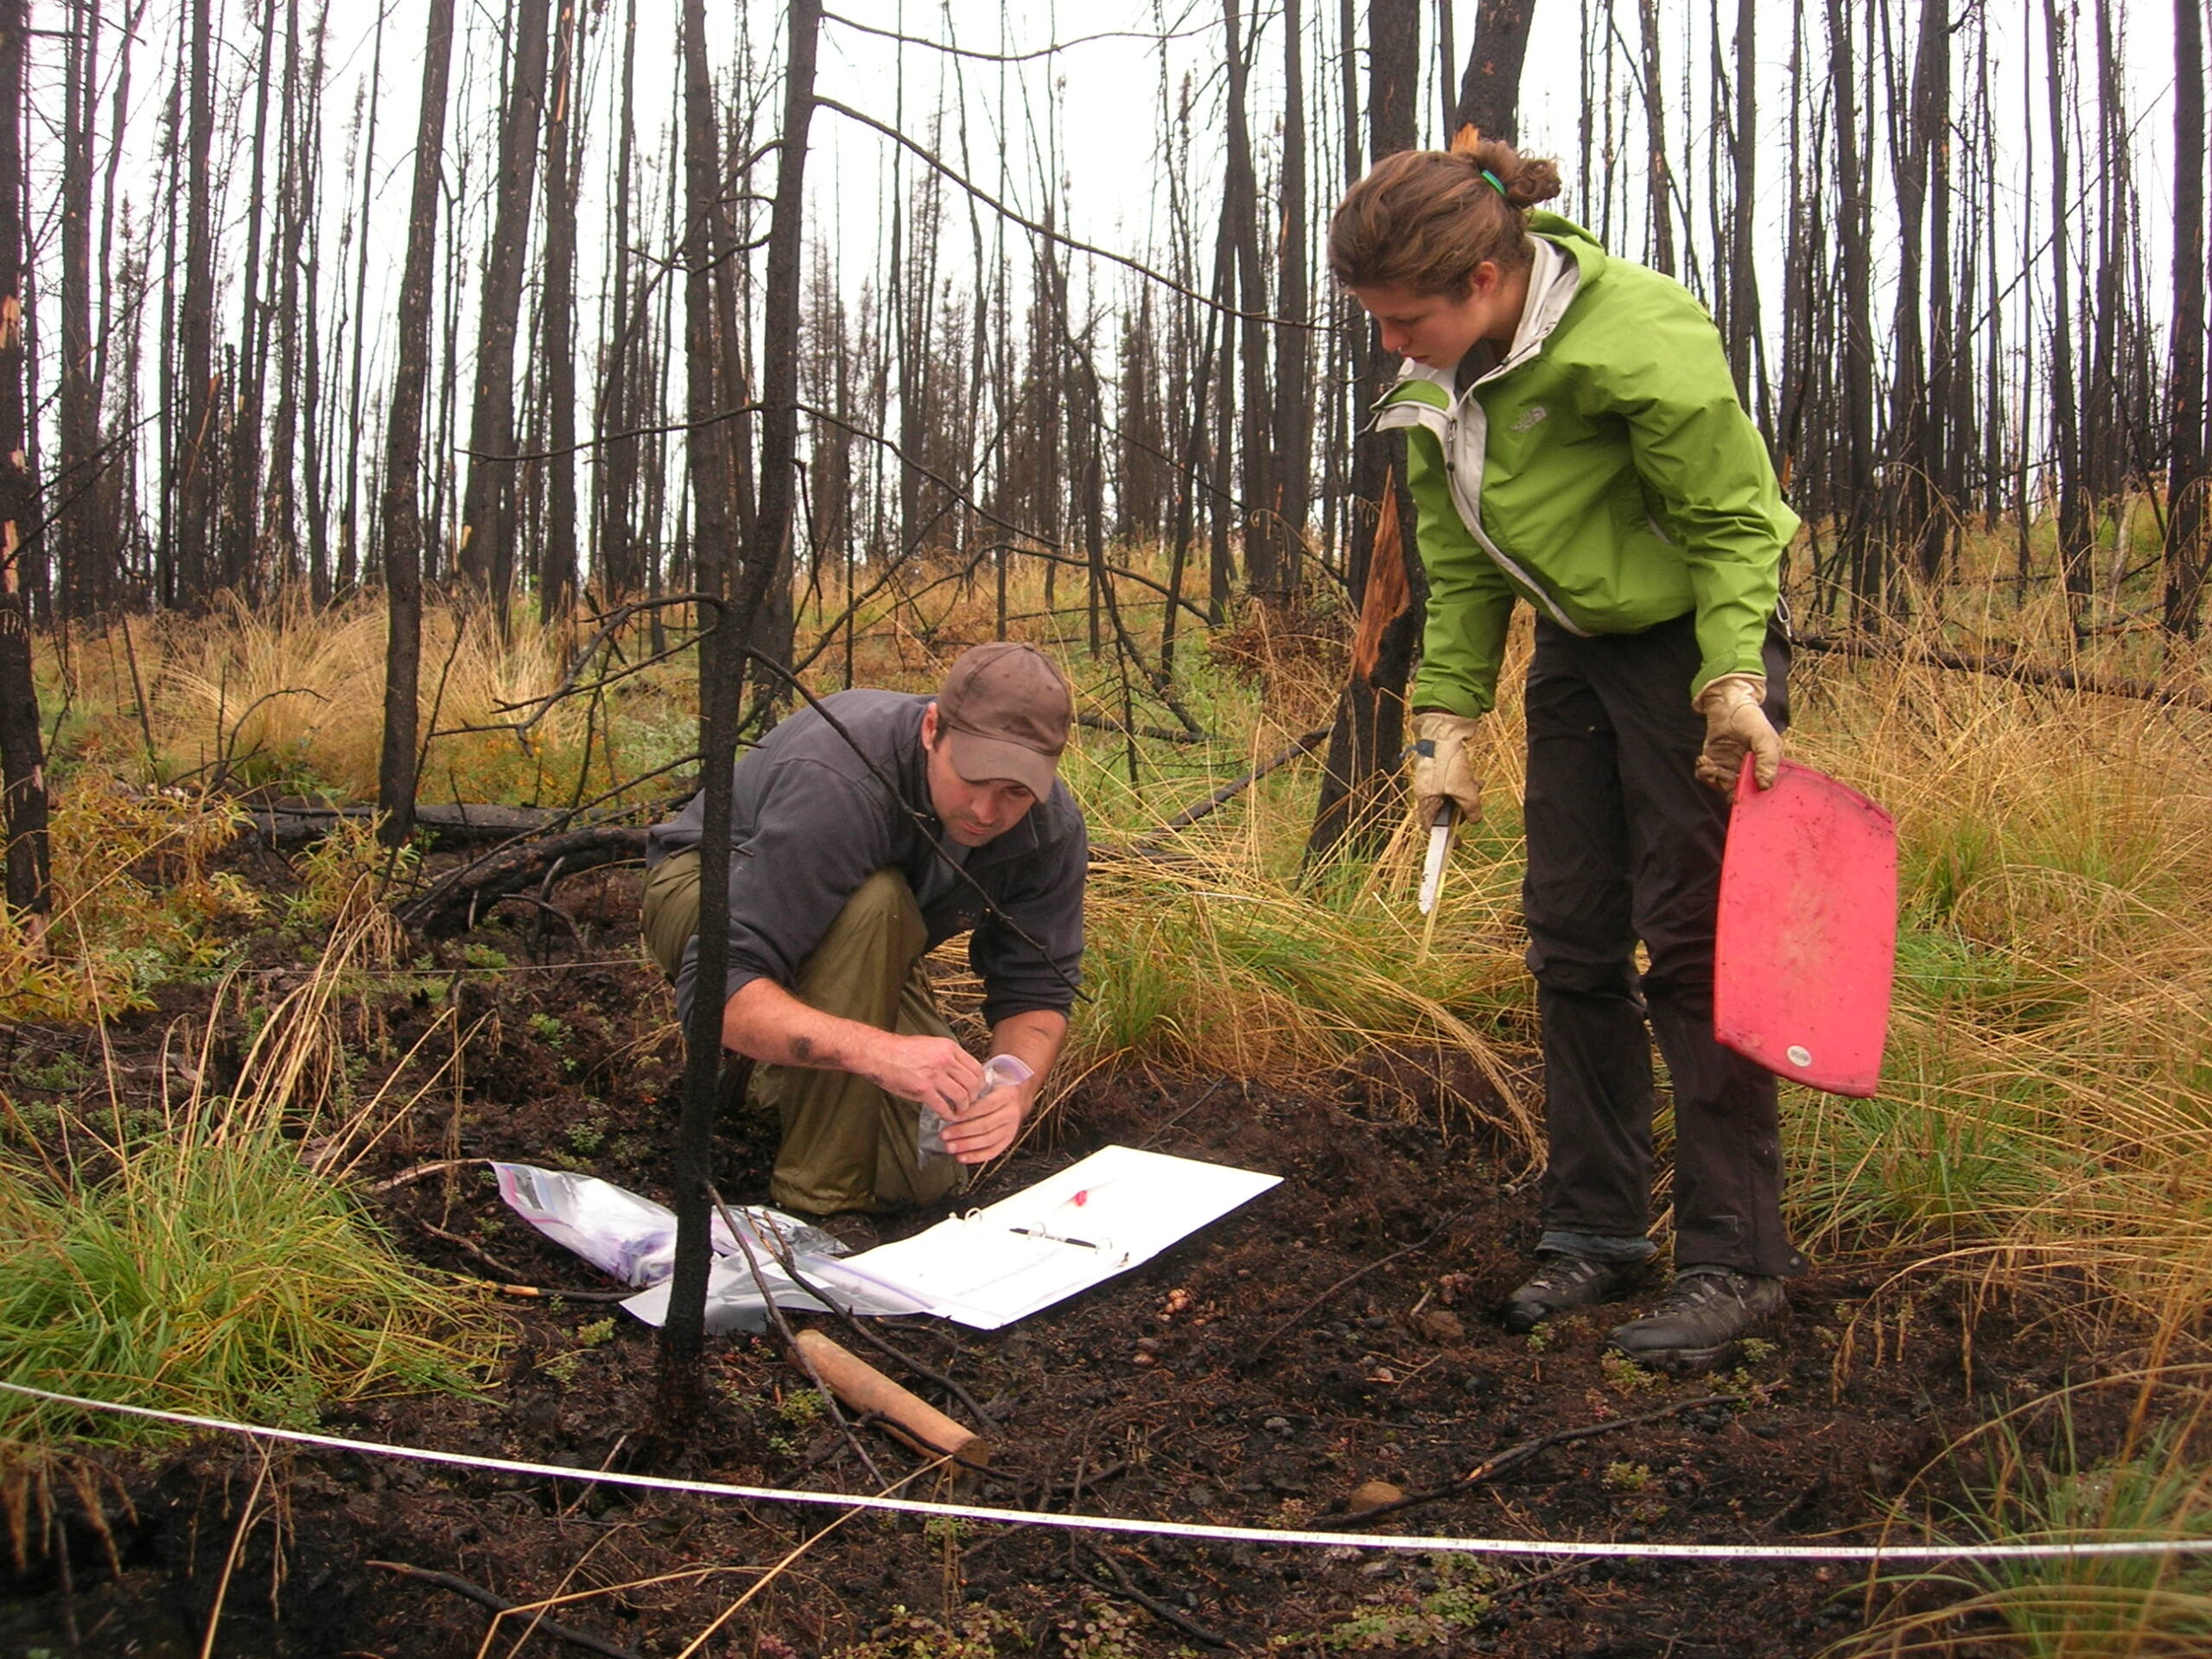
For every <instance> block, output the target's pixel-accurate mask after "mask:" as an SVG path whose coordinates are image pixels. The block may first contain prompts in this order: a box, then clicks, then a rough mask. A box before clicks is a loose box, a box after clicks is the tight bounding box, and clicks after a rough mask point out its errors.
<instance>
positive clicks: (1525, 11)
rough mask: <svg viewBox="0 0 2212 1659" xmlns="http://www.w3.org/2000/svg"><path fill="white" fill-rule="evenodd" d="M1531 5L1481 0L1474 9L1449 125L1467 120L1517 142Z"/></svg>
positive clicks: (1531, 0)
mask: <svg viewBox="0 0 2212 1659" xmlns="http://www.w3.org/2000/svg"><path fill="white" fill-rule="evenodd" d="M1535 10H1536V6H1535V0H1482V3H1481V4H1480V5H1478V7H1477V8H1476V9H1475V38H1474V40H1473V41H1472V43H1471V44H1470V45H1469V47H1468V48H1467V70H1466V73H1465V74H1464V75H1462V76H1461V77H1460V79H1459V110H1458V111H1457V113H1456V115H1455V116H1454V118H1453V120H1452V128H1453V130H1455V131H1456V130H1458V129H1459V128H1460V127H1470V126H1471V127H1473V128H1474V129H1475V130H1477V131H1478V132H1480V133H1481V134H1482V136H1483V137H1485V138H1501V139H1503V140H1504V141H1505V142H1506V143H1509V144H1517V143H1520V142H1521V66H1522V62H1523V61H1524V60H1526V59H1527V57H1528V54H1529V19H1530V18H1531V17H1533V16H1535ZM1449 136H1450V135H1449V134H1447V135H1446V137H1449Z"/></svg>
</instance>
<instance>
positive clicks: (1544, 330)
mask: <svg viewBox="0 0 2212 1659" xmlns="http://www.w3.org/2000/svg"><path fill="white" fill-rule="evenodd" d="M1529 251H1530V256H1531V257H1530V262H1529V297H1528V300H1527V302H1525V303H1524V304H1523V305H1522V308H1521V323H1520V326H1519V327H1516V329H1515V330H1514V331H1513V345H1512V346H1511V348H1510V350H1508V351H1507V353H1505V355H1504V356H1503V357H1502V358H1500V359H1498V360H1497V362H1496V363H1494V364H1492V365H1491V366H1490V367H1489V368H1488V369H1486V370H1484V372H1482V373H1481V374H1479V375H1478V376H1477V377H1476V378H1474V379H1473V380H1471V381H1470V382H1469V383H1468V384H1469V385H1481V384H1482V382H1484V380H1487V379H1489V378H1491V376H1493V375H1496V374H1500V373H1503V372H1504V371H1505V370H1507V369H1510V368H1511V367H1512V366H1513V365H1516V364H1517V363H1520V362H1522V360H1523V359H1527V358H1529V357H1532V356H1534V355H1535V353H1537V352H1538V351H1539V350H1541V348H1542V346H1543V343H1544V341H1545V340H1547V339H1548V338H1549V337H1550V335H1551V332H1552V330H1553V329H1554V328H1556V327H1559V320H1560V318H1561V317H1562V316H1564V315H1567V307H1568V306H1569V305H1571V304H1572V303H1573V301H1574V296H1575V295H1576V294H1577V293H1579V292H1580V290H1581V288H1582V267H1581V266H1580V265H1579V264H1576V263H1575V262H1574V260H1573V259H1572V258H1570V257H1568V256H1567V255H1566V254H1564V253H1561V252H1560V251H1559V250H1558V249H1557V248H1556V247H1554V246H1553V245H1552V244H1551V243H1550V242H1548V241H1547V240H1546V239H1545V238H1542V237H1541V236H1532V237H1530V238H1529ZM1457 374H1458V365H1456V364H1454V365H1452V366H1450V367H1447V368H1441V369H1439V368H1431V367H1430V366H1429V365H1427V364H1426V363H1416V362H1414V360H1413V359H1411V358H1408V359H1405V361H1404V363H1403V364H1402V365H1400V366H1399V369H1398V380H1399V382H1400V383H1401V384H1402V383H1403V382H1405V381H1408V380H1427V381H1428V382H1429V383H1431V384H1432V385H1436V386H1440V387H1441V388H1442V389H1443V391H1444V395H1445V397H1446V398H1447V399H1456V398H1457V397H1458V396H1459V391H1460V387H1459V385H1458V381H1457Z"/></svg>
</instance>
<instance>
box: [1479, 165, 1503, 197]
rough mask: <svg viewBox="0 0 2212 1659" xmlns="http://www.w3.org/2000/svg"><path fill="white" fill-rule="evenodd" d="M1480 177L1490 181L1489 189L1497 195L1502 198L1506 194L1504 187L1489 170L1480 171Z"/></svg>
mask: <svg viewBox="0 0 2212 1659" xmlns="http://www.w3.org/2000/svg"><path fill="white" fill-rule="evenodd" d="M1482 175H1483V177H1484V178H1486V179H1488V180H1489V181H1490V188H1491V189H1493V190H1495V191H1497V194H1499V195H1501V196H1503V195H1506V194H1508V193H1507V191H1506V188H1505V187H1504V186H1503V184H1500V183H1499V182H1498V181H1497V174H1495V173H1493V172H1491V170H1490V168H1483V169H1482Z"/></svg>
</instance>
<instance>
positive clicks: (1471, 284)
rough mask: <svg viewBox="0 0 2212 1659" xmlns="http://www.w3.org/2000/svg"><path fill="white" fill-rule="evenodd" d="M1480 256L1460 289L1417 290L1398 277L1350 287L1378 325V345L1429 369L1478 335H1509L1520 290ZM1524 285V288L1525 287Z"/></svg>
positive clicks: (1461, 353)
mask: <svg viewBox="0 0 2212 1659" xmlns="http://www.w3.org/2000/svg"><path fill="white" fill-rule="evenodd" d="M1512 286H1513V284H1511V283H1507V282H1506V281H1505V280H1504V276H1503V272H1502V271H1500V270H1499V269H1498V268H1497V265H1496V264H1492V263H1491V261H1490V260H1487V259H1485V260H1484V261H1483V263H1482V264H1479V265H1478V266H1476V267H1475V274H1474V276H1473V277H1471V278H1470V279H1469V280H1468V283H1467V289H1466V292H1465V294H1464V295H1460V296H1452V295H1450V294H1419V293H1416V292H1414V290H1413V289H1410V288H1407V287H1405V286H1404V285H1403V284H1402V283H1376V284H1373V285H1371V286H1369V287H1365V288H1355V289H1352V290H1351V295H1352V297H1353V298H1354V299H1356V300H1357V301H1358V302H1360V303H1361V304H1362V305H1363V306H1365V307H1366V308H1367V313H1368V315H1370V316H1371V317H1373V318H1374V319H1375V321H1377V322H1379V323H1381V324H1382V325H1383V350H1384V351H1386V352H1393V353H1396V354H1397V355H1398V356H1400V357H1409V358H1411V359H1413V360H1414V362H1416V363H1420V364H1423V365H1426V366H1427V367H1429V368H1432V369H1448V368H1450V367H1452V365H1454V364H1456V363H1457V362H1459V359H1461V358H1463V357H1465V355H1466V354H1467V353H1468V351H1469V350H1470V349H1471V347H1472V346H1474V343H1475V342H1476V341H1477V340H1483V339H1486V338H1487V339H1493V340H1501V341H1510V340H1512V338H1513V331H1514V329H1515V328H1516V327H1518V326H1519V325H1520V321H1521V297H1522V296H1520V295H1517V294H1516V295H1511V296H1509V295H1508V294H1507V292H1506V290H1507V289H1510V288H1511V287H1512ZM1524 291H1525V290H1524Z"/></svg>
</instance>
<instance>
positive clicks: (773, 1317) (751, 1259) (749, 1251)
mask: <svg viewBox="0 0 2212 1659" xmlns="http://www.w3.org/2000/svg"><path fill="white" fill-rule="evenodd" d="M707 1196H708V1197H709V1198H712V1199H713V1200H714V1201H715V1209H716V1210H718V1211H721V1217H722V1225H723V1226H725V1227H727V1228H728V1229H729V1230H730V1236H731V1237H733V1238H734V1239H735V1240H736V1241H737V1248H738V1249H741V1250H742V1251H743V1252H744V1253H745V1265H746V1266H747V1268H751V1269H752V1271H753V1288H754V1289H756V1290H758V1291H759V1292H760V1300H761V1302H762V1303H763V1305H765V1306H766V1309H767V1313H768V1319H769V1320H770V1322H771V1323H772V1324H773V1325H775V1327H776V1334H777V1335H778V1336H779V1337H781V1338H783V1341H784V1351H785V1353H787V1354H789V1355H790V1356H791V1363H793V1364H794V1365H796V1366H798V1368H799V1370H802V1371H804V1372H805V1373H806V1380H807V1381H808V1382H810V1383H813V1384H814V1389H815V1392H816V1393H817V1394H819V1395H821V1396H822V1404H823V1408H825V1409H827V1410H828V1412H829V1420H830V1421H832V1422H834V1423H836V1425H837V1427H838V1428H839V1429H841V1430H842V1431H843V1433H844V1436H845V1439H846V1440H847V1441H848V1442H849V1444H850V1445H851V1446H852V1448H853V1451H854V1452H855V1454H856V1455H857V1456H858V1457H859V1459H860V1460H861V1467H863V1468H865V1469H866V1470H867V1471H868V1478H870V1479H871V1480H873V1481H874V1482H875V1484H876V1485H877V1487H878V1488H881V1487H883V1486H886V1485H887V1484H889V1483H888V1482H887V1481H886V1480H885V1479H884V1478H883V1471H882V1470H880V1469H879V1468H877V1467H876V1466H875V1459H874V1458H871V1457H870V1456H868V1448H867V1447H866V1446H862V1445H861V1437H860V1436H859V1435H858V1434H856V1433H854V1432H853V1426H852V1424H851V1423H849V1422H848V1421H846V1419H845V1414H844V1413H843V1412H842V1410H840V1409H839V1408H838V1406H837V1396H836V1395H834V1394H832V1393H830V1392H829V1384H828V1383H824V1382H823V1380H822V1374H821V1373H820V1372H819V1371H817V1370H815V1369H814V1362H813V1361H812V1360H810V1359H809V1358H808V1357H806V1350H805V1349H804V1348H802V1347H800V1346H799V1345H798V1333H797V1332H794V1331H793V1330H792V1329H791V1321H790V1320H789V1319H785V1317H784V1310H783V1309H782V1308H780V1307H779V1306H776V1298H775V1296H774V1295H773V1294H772V1293H771V1292H770V1290H769V1289H768V1281H766V1279H764V1278H762V1277H761V1276H760V1257H759V1256H757V1255H753V1241H752V1240H751V1239H750V1238H748V1237H747V1236H746V1233H745V1230H744V1229H743V1228H741V1227H740V1226H739V1225H738V1224H737V1217H735V1216H733V1215H732V1214H730V1212H729V1205H727V1204H725V1203H723V1202H722V1195H721V1192H717V1191H716V1190H715V1186H714V1185H713V1183H711V1182H709V1184H708V1186H707Z"/></svg>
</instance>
